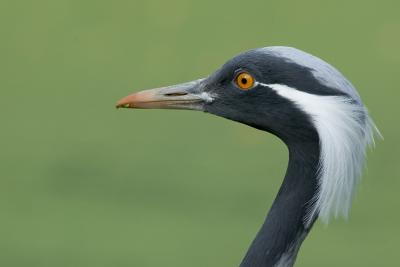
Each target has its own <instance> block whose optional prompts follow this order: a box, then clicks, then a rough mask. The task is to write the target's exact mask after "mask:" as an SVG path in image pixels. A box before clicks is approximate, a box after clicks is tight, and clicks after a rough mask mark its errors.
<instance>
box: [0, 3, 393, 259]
mask: <svg viewBox="0 0 400 267" xmlns="http://www.w3.org/2000/svg"><path fill="white" fill-rule="evenodd" d="M399 9H400V4H399V1H387V0H385V1H224V2H222V1H211V0H207V1H205V0H203V1H196V2H194V1H192V2H190V1H183V0H182V1H179V0H172V1H162V0H158V1H154V0H150V1H104V0H102V1H94V0H93V1H78V0H69V1H68V0H60V1H54V0H37V1H9V0H2V1H1V2H0V34H1V40H0V73H1V74H0V92H1V94H0V101H1V102H0V111H1V112H0V122H1V135H0V136H1V138H0V148H1V152H0V157H1V158H0V160H1V165H0V167H1V179H0V212H1V219H0V266H8V267H11V266H30V267H34V266H41V267H45V266H52V267H53V266H57V267H63V266H74V267H75V266H140V267H146V266H174V267H177V266H191V267H203V266H238V265H239V263H240V261H241V259H242V257H243V256H244V254H245V251H246V250H247V248H248V246H249V244H250V242H251V241H252V239H253V237H254V236H255V234H256V232H257V230H258V228H259V227H260V225H261V223H262V222H263V220H264V217H265V214H266V212H267V210H268V209H269V207H270V205H271V203H272V200H273V198H274V196H275V194H276V193H277V191H278V188H279V186H280V183H281V181H282V178H283V175H284V172H285V169H286V164H287V151H286V148H285V146H284V145H283V144H282V143H281V142H280V141H279V140H278V139H277V138H275V137H274V136H272V135H269V134H266V133H264V132H260V131H257V130H255V129H252V128H249V127H246V126H244V125H240V124H237V123H234V122H231V121H228V120H225V119H221V118H217V117H214V116H209V115H205V114H201V113H200V112H189V111H158V110H151V111H141V110H139V111H132V110H118V111H117V110H116V109H115V108H114V104H115V102H116V100H118V99H119V98H120V97H122V96H124V95H126V94H128V93H131V92H133V91H136V90H140V89H145V88H151V87H158V86H162V85H168V84H174V83H179V82H184V81H189V80H192V79H196V78H200V77H204V76H206V75H208V74H210V73H211V72H212V71H214V70H215V69H216V68H218V67H219V66H220V65H221V64H223V63H224V62H225V61H226V60H228V59H229V58H231V57H233V56H234V55H236V54H238V53H239V52H242V51H244V50H248V49H251V48H255V47H263V46H270V45H288V46H295V47H297V48H300V49H303V50H306V51H308V52H311V53H313V54H315V55H318V56H320V57H322V58H323V59H325V60H327V61H328V62H330V63H332V64H333V65H335V66H336V67H338V68H339V69H340V70H341V71H342V72H343V73H344V74H345V75H346V76H347V77H348V78H349V79H350V80H351V81H352V82H353V83H354V84H355V86H356V87H357V88H358V90H359V92H360V94H361V96H362V98H363V100H364V102H365V103H366V105H367V106H368V107H369V109H370V113H371V115H372V117H373V118H374V119H375V121H376V123H377V125H378V127H379V128H380V130H381V132H382V133H383V135H384V137H385V140H384V141H378V142H377V147H376V149H375V150H374V151H373V153H369V157H368V170H367V172H366V174H365V175H364V178H363V181H362V184H361V186H360V188H359V190H358V194H357V196H356V198H355V202H354V205H353V209H352V213H351V216H350V219H349V220H348V221H347V222H346V221H344V220H338V221H333V222H332V223H331V224H330V225H329V226H328V227H326V226H324V225H322V224H321V223H317V224H316V225H315V227H314V229H313V231H312V233H311V234H310V236H309V237H308V239H307V240H306V241H305V242H304V244H303V247H302V249H301V251H300V253H299V256H298V261H297V265H296V266H397V264H398V251H399V243H398V239H399V235H400V229H399V224H400V214H399V211H400V201H399V197H398V191H399V186H400V179H399V178H400V164H399V160H398V155H399V154H400V146H399V140H398V138H399V132H400V125H399V119H398V114H399V113H398V101H399V97H400V90H399V84H400V71H399V70H400V68H399V66H400V52H399V48H400V16H399Z"/></svg>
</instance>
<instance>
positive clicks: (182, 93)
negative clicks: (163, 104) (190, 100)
mask: <svg viewBox="0 0 400 267" xmlns="http://www.w3.org/2000/svg"><path fill="white" fill-rule="evenodd" d="M183 95H187V93H184V92H176V93H168V94H165V96H183Z"/></svg>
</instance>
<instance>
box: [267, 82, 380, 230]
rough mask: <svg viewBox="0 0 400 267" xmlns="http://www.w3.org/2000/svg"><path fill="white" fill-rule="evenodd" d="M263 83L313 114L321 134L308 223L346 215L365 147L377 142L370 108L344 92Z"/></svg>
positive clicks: (359, 173)
mask: <svg viewBox="0 0 400 267" xmlns="http://www.w3.org/2000/svg"><path fill="white" fill-rule="evenodd" d="M263 85H264V86H268V87H270V88H272V89H273V90H275V91H276V92H277V93H278V94H279V95H281V96H283V97H285V98H287V99H289V100H290V101H292V102H293V103H295V104H296V105H298V107H299V108H301V109H302V110H303V111H304V112H305V113H306V114H308V115H309V116H310V117H311V119H312V121H313V123H314V126H315V127H316V129H317V131H318V134H319V138H320V147H321V155H320V166H319V174H318V178H319V181H318V182H319V188H318V192H317V194H316V195H315V197H314V199H313V201H312V203H310V210H309V213H308V215H307V218H305V219H306V224H309V223H310V221H311V220H312V218H314V217H315V216H317V215H319V218H321V220H322V221H323V222H326V223H327V222H328V221H329V219H330V217H331V216H334V217H335V218H336V217H338V216H340V215H341V216H343V217H347V216H348V213H349V210H350V207H351V202H352V199H353V195H354V192H355V189H356V186H357V184H358V182H359V180H360V177H361V174H362V170H363V167H364V161H365V154H366V148H367V147H368V146H369V145H372V144H373V143H374V133H377V134H378V135H380V133H379V131H378V129H377V128H376V126H375V125H374V123H373V121H372V120H371V118H370V117H369V116H368V111H367V109H366V108H365V107H364V106H363V105H362V104H359V103H357V102H355V101H353V100H351V99H350V98H348V97H345V96H320V95H314V94H309V93H306V92H302V91H299V90H296V89H294V88H290V87H288V86H286V85H282V84H269V85H266V84H263Z"/></svg>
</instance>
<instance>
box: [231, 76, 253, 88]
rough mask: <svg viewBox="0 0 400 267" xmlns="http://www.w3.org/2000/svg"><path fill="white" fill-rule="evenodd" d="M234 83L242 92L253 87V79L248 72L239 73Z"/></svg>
mask: <svg viewBox="0 0 400 267" xmlns="http://www.w3.org/2000/svg"><path fill="white" fill-rule="evenodd" d="M235 82H236V84H237V86H239V88H240V89H242V90H249V89H250V88H252V87H253V85H254V78H253V76H251V74H250V73H248V72H241V73H239V75H238V76H236V79H235Z"/></svg>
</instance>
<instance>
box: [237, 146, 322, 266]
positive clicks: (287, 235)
mask: <svg viewBox="0 0 400 267" xmlns="http://www.w3.org/2000/svg"><path fill="white" fill-rule="evenodd" d="M288 147H289V164H288V169H287V172H286V176H285V179H284V181H283V183H282V186H281V188H280V190H279V192H278V195H277V196H276V198H275V201H274V203H273V204H272V207H271V209H270V211H269V213H268V215H267V218H266V219H265V222H264V224H263V225H262V227H261V229H260V231H259V232H258V234H257V236H256V238H255V239H254V241H253V243H252V244H251V246H250V248H249V250H248V252H247V254H246V256H245V258H244V259H243V261H242V263H241V265H240V267H250V266H251V267H267V266H268V267H269V266H279V267H281V266H284V267H287V266H293V264H294V262H295V260H296V256H297V252H298V250H299V248H300V246H301V244H302V242H303V240H304V239H305V237H306V236H307V234H308V232H309V230H310V229H311V227H312V224H313V222H314V221H315V218H312V219H311V223H310V224H309V225H306V223H305V221H306V219H305V218H306V215H307V211H308V208H309V205H310V203H312V201H313V197H314V195H315V194H316V192H317V185H318V182H317V172H318V162H319V154H320V152H319V151H320V150H319V144H318V142H310V143H301V144H296V145H293V146H290V145H288Z"/></svg>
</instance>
